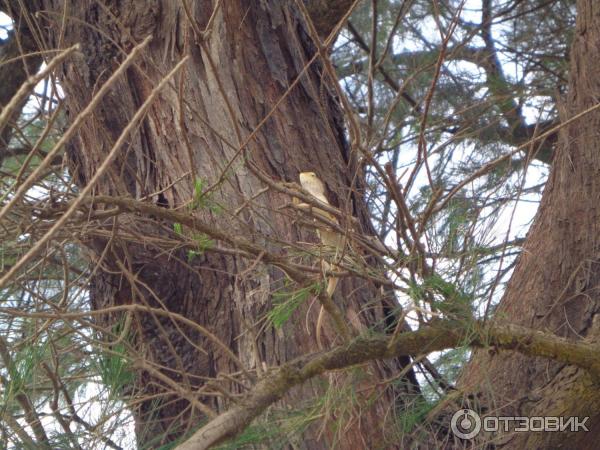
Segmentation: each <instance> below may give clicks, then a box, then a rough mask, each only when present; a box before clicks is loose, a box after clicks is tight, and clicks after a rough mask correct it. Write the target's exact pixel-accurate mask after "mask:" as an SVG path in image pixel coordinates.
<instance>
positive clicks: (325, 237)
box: [298, 172, 346, 348]
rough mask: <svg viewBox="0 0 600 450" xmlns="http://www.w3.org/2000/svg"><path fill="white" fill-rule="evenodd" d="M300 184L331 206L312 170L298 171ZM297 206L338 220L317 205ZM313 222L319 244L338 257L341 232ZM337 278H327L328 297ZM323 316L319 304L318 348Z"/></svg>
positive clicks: (324, 264) (324, 267) (342, 242)
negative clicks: (315, 226)
mask: <svg viewBox="0 0 600 450" xmlns="http://www.w3.org/2000/svg"><path fill="white" fill-rule="evenodd" d="M299 178H300V185H301V186H302V188H303V189H304V190H305V191H307V192H308V193H309V194H310V195H311V196H312V197H314V198H315V199H316V200H318V201H319V202H321V203H323V204H325V205H327V206H331V204H330V203H329V201H328V200H327V197H326V196H325V184H324V183H323V181H321V179H320V178H319V177H318V176H317V175H316V174H315V173H314V172H301V173H300V176H299ZM298 206H299V207H301V208H303V209H307V210H309V211H311V212H312V213H313V214H314V215H316V216H319V217H321V218H323V219H326V220H328V221H329V222H331V223H334V224H337V223H338V221H337V219H336V217H335V216H334V215H333V214H331V213H329V212H327V211H325V210H323V209H320V208H317V207H312V205H306V204H300V205H298ZM314 222H315V224H316V225H317V233H318V235H319V239H320V240H321V245H322V246H323V248H324V250H325V251H326V252H327V253H330V254H333V256H334V258H336V259H337V258H339V257H341V256H342V254H343V253H344V249H345V244H346V242H345V241H346V239H345V236H343V235H342V234H341V233H339V232H338V231H337V230H334V229H333V228H331V227H329V226H327V225H326V224H324V223H323V222H320V221H318V220H316V219H314ZM321 268H322V270H323V273H327V272H331V270H332V269H339V268H338V267H337V266H336V265H335V264H330V263H328V262H327V261H326V260H325V259H322V260H321ZM338 281H339V278H338V277H335V276H331V275H330V276H329V277H328V279H327V289H326V291H325V292H326V295H327V297H328V298H329V299H332V298H333V294H334V292H335V289H336V287H337V284H338ZM324 317H325V308H324V306H323V305H321V309H320V310H319V316H318V318H317V326H316V332H317V336H316V338H317V343H318V345H319V347H320V348H323V345H322V344H321V329H322V328H323V319H324Z"/></svg>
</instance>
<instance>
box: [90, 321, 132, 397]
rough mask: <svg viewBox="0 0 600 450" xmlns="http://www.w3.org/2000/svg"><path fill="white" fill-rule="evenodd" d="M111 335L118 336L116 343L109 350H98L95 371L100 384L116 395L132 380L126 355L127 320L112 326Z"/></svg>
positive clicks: (103, 348) (102, 348) (127, 338)
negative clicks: (98, 376)
mask: <svg viewBox="0 0 600 450" xmlns="http://www.w3.org/2000/svg"><path fill="white" fill-rule="evenodd" d="M113 334H114V335H115V336H119V338H118V339H117V342H116V343H113V344H112V345H110V347H109V348H105V347H104V346H102V347H100V348H99V351H98V355H97V357H96V370H97V371H98V374H99V375H100V379H101V380H102V383H103V384H104V385H105V386H107V387H108V389H109V392H110V393H111V394H112V395H117V396H118V394H119V393H120V392H121V391H122V389H123V388H124V387H125V386H127V385H130V384H131V383H132V382H133V380H134V374H133V372H132V370H131V364H130V362H129V357H128V354H127V345H126V344H127V341H128V340H129V338H130V337H129V336H128V323H127V320H124V321H122V322H119V323H117V324H116V325H114V326H113Z"/></svg>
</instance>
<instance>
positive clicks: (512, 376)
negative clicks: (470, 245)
mask: <svg viewBox="0 0 600 450" xmlns="http://www.w3.org/2000/svg"><path fill="white" fill-rule="evenodd" d="M577 8H578V15H577V27H576V31H575V39H574V43H573V48H572V51H571V81H570V89H569V95H568V98H567V99H566V107H565V112H564V116H565V117H563V120H564V119H568V118H571V117H573V116H575V115H576V114H578V113H581V112H583V111H585V110H586V109H588V108H590V107H592V106H595V105H597V103H598V98H600V83H599V81H598V80H599V78H598V61H599V60H600V4H599V3H598V2H597V1H595V0H579V1H578V2H577ZM598 130H600V112H598V111H595V112H593V113H591V114H589V115H587V116H586V117H585V118H583V119H582V120H578V121H575V122H573V123H571V124H570V125H568V126H566V127H565V128H564V129H562V131H561V138H560V139H561V140H560V148H559V151H558V152H557V155H556V157H555V160H554V165H553V168H552V172H551V174H550V177H549V179H548V182H547V184H546V188H545V191H544V196H543V199H542V203H541V206H540V209H539V212H538V214H537V217H536V220H535V223H534V225H533V227H532V228H531V230H530V232H529V236H528V239H527V243H526V245H525V247H524V249H523V253H522V255H521V258H520V260H519V262H518V265H517V267H516V269H515V272H514V274H513V277H512V279H511V281H510V284H509V287H508V289H507V291H506V293H505V295H504V298H503V299H502V302H501V303H500V305H499V307H498V309H497V311H496V313H495V318H496V319H495V320H498V321H504V320H506V321H510V322H516V323H520V324H523V325H527V326H532V327H535V328H538V329H543V330H551V331H553V332H555V333H557V334H560V335H562V336H566V337H569V338H572V339H582V338H584V339H592V340H594V339H598V336H600V325H599V324H598V323H597V321H598V318H597V314H598V309H599V300H600V292H599V290H598V286H599V284H600V208H599V207H598V198H600V139H599V138H600V133H599V131H598ZM461 384H462V386H463V388H464V389H466V390H467V391H474V390H480V392H481V393H482V394H483V398H482V401H483V402H484V403H485V404H486V406H487V408H489V411H488V412H489V413H490V414H493V415H515V416H580V417H583V416H590V420H589V421H588V422H587V423H586V425H587V427H588V428H589V429H590V432H589V433H585V432H579V433H575V434H568V433H514V434H513V436H511V437H510V439H508V437H507V436H504V437H503V438H502V439H503V440H505V441H506V442H508V444H507V447H506V448H516V449H520V448H559V447H560V448H563V447H564V448H577V449H585V448H589V449H592V448H597V446H598V437H599V436H600V415H599V409H598V405H599V404H600V389H598V385H597V384H596V383H595V382H594V380H592V379H591V378H590V376H589V375H587V374H586V373H585V372H583V371H582V370H577V369H574V368H572V367H569V366H564V365H562V364H559V363H556V362H552V361H548V360H545V359H531V358H529V357H526V356H522V355H520V354H518V353H503V352H500V353H497V354H491V353H490V352H488V351H483V350H482V351H477V352H476V353H475V355H474V357H473V358H472V361H471V362H470V364H469V366H468V367H467V368H466V370H465V372H464V373H463V377H462V380H461ZM503 448H504V447H503Z"/></svg>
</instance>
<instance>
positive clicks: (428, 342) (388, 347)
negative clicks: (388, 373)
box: [177, 320, 600, 450]
mask: <svg viewBox="0 0 600 450" xmlns="http://www.w3.org/2000/svg"><path fill="white" fill-rule="evenodd" d="M465 345H468V346H471V347H494V348H497V349H501V350H513V351H518V352H520V353H522V354H524V355H528V356H536V357H544V358H549V359H553V360H556V361H560V362H563V363H567V364H572V365H575V366H578V367H581V368H583V369H585V370H587V371H589V372H590V373H591V374H592V375H593V376H594V377H600V352H599V351H598V345H596V344H592V343H589V342H585V341H580V342H572V341H569V340H567V339H565V338H562V337H559V336H556V335H554V334H552V333H546V332H543V331H538V330H533V329H530V328H526V327H523V326H520V325H515V324H502V325H499V324H498V325H496V324H486V323H483V322H473V323H471V324H467V325H466V326H465V323H464V322H460V321H449V320H440V321H436V322H434V324H433V325H432V326H428V327H424V328H421V329H419V330H417V331H413V332H408V333H402V334H400V335H398V336H396V338H395V339H394V341H393V342H391V341H390V340H389V338H388V337H384V336H377V337H359V338H356V339H354V340H353V341H351V342H350V343H348V344H346V345H342V346H338V347H335V348H333V349H332V350H329V351H327V352H323V353H313V354H310V355H306V356H302V357H300V358H297V359H295V360H293V361H290V362H289V363H287V364H284V365H283V366H281V367H279V368H277V369H275V370H274V371H272V372H271V373H268V374H267V375H266V376H265V377H263V378H262V379H261V380H260V381H259V382H258V383H257V384H256V386H254V388H253V389H252V390H251V391H250V392H249V393H248V394H246V395H245V396H244V398H243V399H242V400H241V401H240V402H239V403H237V404H236V405H235V406H233V407H231V408H230V409H229V410H227V411H226V412H224V413H222V414H220V415H219V416H218V417H216V418H214V419H212V420H211V421H209V422H208V423H207V424H206V425H204V426H203V427H202V428H201V429H200V430H198V431H197V432H196V433H194V434H193V435H192V437H191V438H189V439H188V440H187V441H185V442H184V443H182V444H181V445H179V446H178V447H177V449H178V450H192V449H194V450H201V449H208V448H210V447H212V446H214V445H216V444H218V443H220V442H223V441H224V440H226V439H228V438H231V437H234V436H236V435H238V434H239V433H241V432H242V431H243V430H244V429H245V428H246V427H247V426H248V425H250V423H251V422H252V421H253V420H254V419H256V418H257V417H258V416H259V415H260V414H261V413H263V412H264V411H265V410H266V409H267V408H268V407H269V406H271V405H273V404H274V403H275V402H277V401H279V400H281V399H282V398H283V396H284V395H285V394H286V393H287V392H288V391H289V390H290V389H291V388H292V387H294V386H297V385H299V384H301V383H304V382H306V381H307V380H310V379H311V378H313V377H315V376H318V375H321V374H324V373H326V372H329V371H333V370H340V369H346V368H349V367H352V366H355V365H358V364H364V363H367V362H370V361H374V360H377V359H387V358H396V357H400V356H413V357H414V356H418V355H423V354H426V353H430V352H434V351H441V350H446V349H450V348H455V347H460V346H465Z"/></svg>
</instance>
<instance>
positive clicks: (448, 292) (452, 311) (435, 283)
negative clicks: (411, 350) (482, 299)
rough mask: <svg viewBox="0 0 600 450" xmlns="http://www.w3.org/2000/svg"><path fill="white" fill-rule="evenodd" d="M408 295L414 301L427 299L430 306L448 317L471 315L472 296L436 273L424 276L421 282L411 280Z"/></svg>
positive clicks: (466, 316) (462, 317) (466, 317)
mask: <svg viewBox="0 0 600 450" xmlns="http://www.w3.org/2000/svg"><path fill="white" fill-rule="evenodd" d="M428 294H430V295H428ZM408 295H409V296H410V297H411V298H412V299H413V300H415V301H428V302H429V303H430V304H431V306H432V308H435V309H436V310H437V311H439V312H441V313H444V314H446V315H448V316H449V317H452V318H461V319H471V318H472V317H473V309H472V297H471V296H469V295H467V294H465V293H464V292H462V291H461V290H460V289H459V288H458V287H457V286H456V285H455V284H453V283H450V282H448V281H446V280H444V279H443V278H442V277H441V276H440V275H438V274H433V275H431V276H429V277H427V278H425V279H424V280H423V282H422V283H421V284H417V283H412V282H411V283H410V286H409V289H408Z"/></svg>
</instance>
